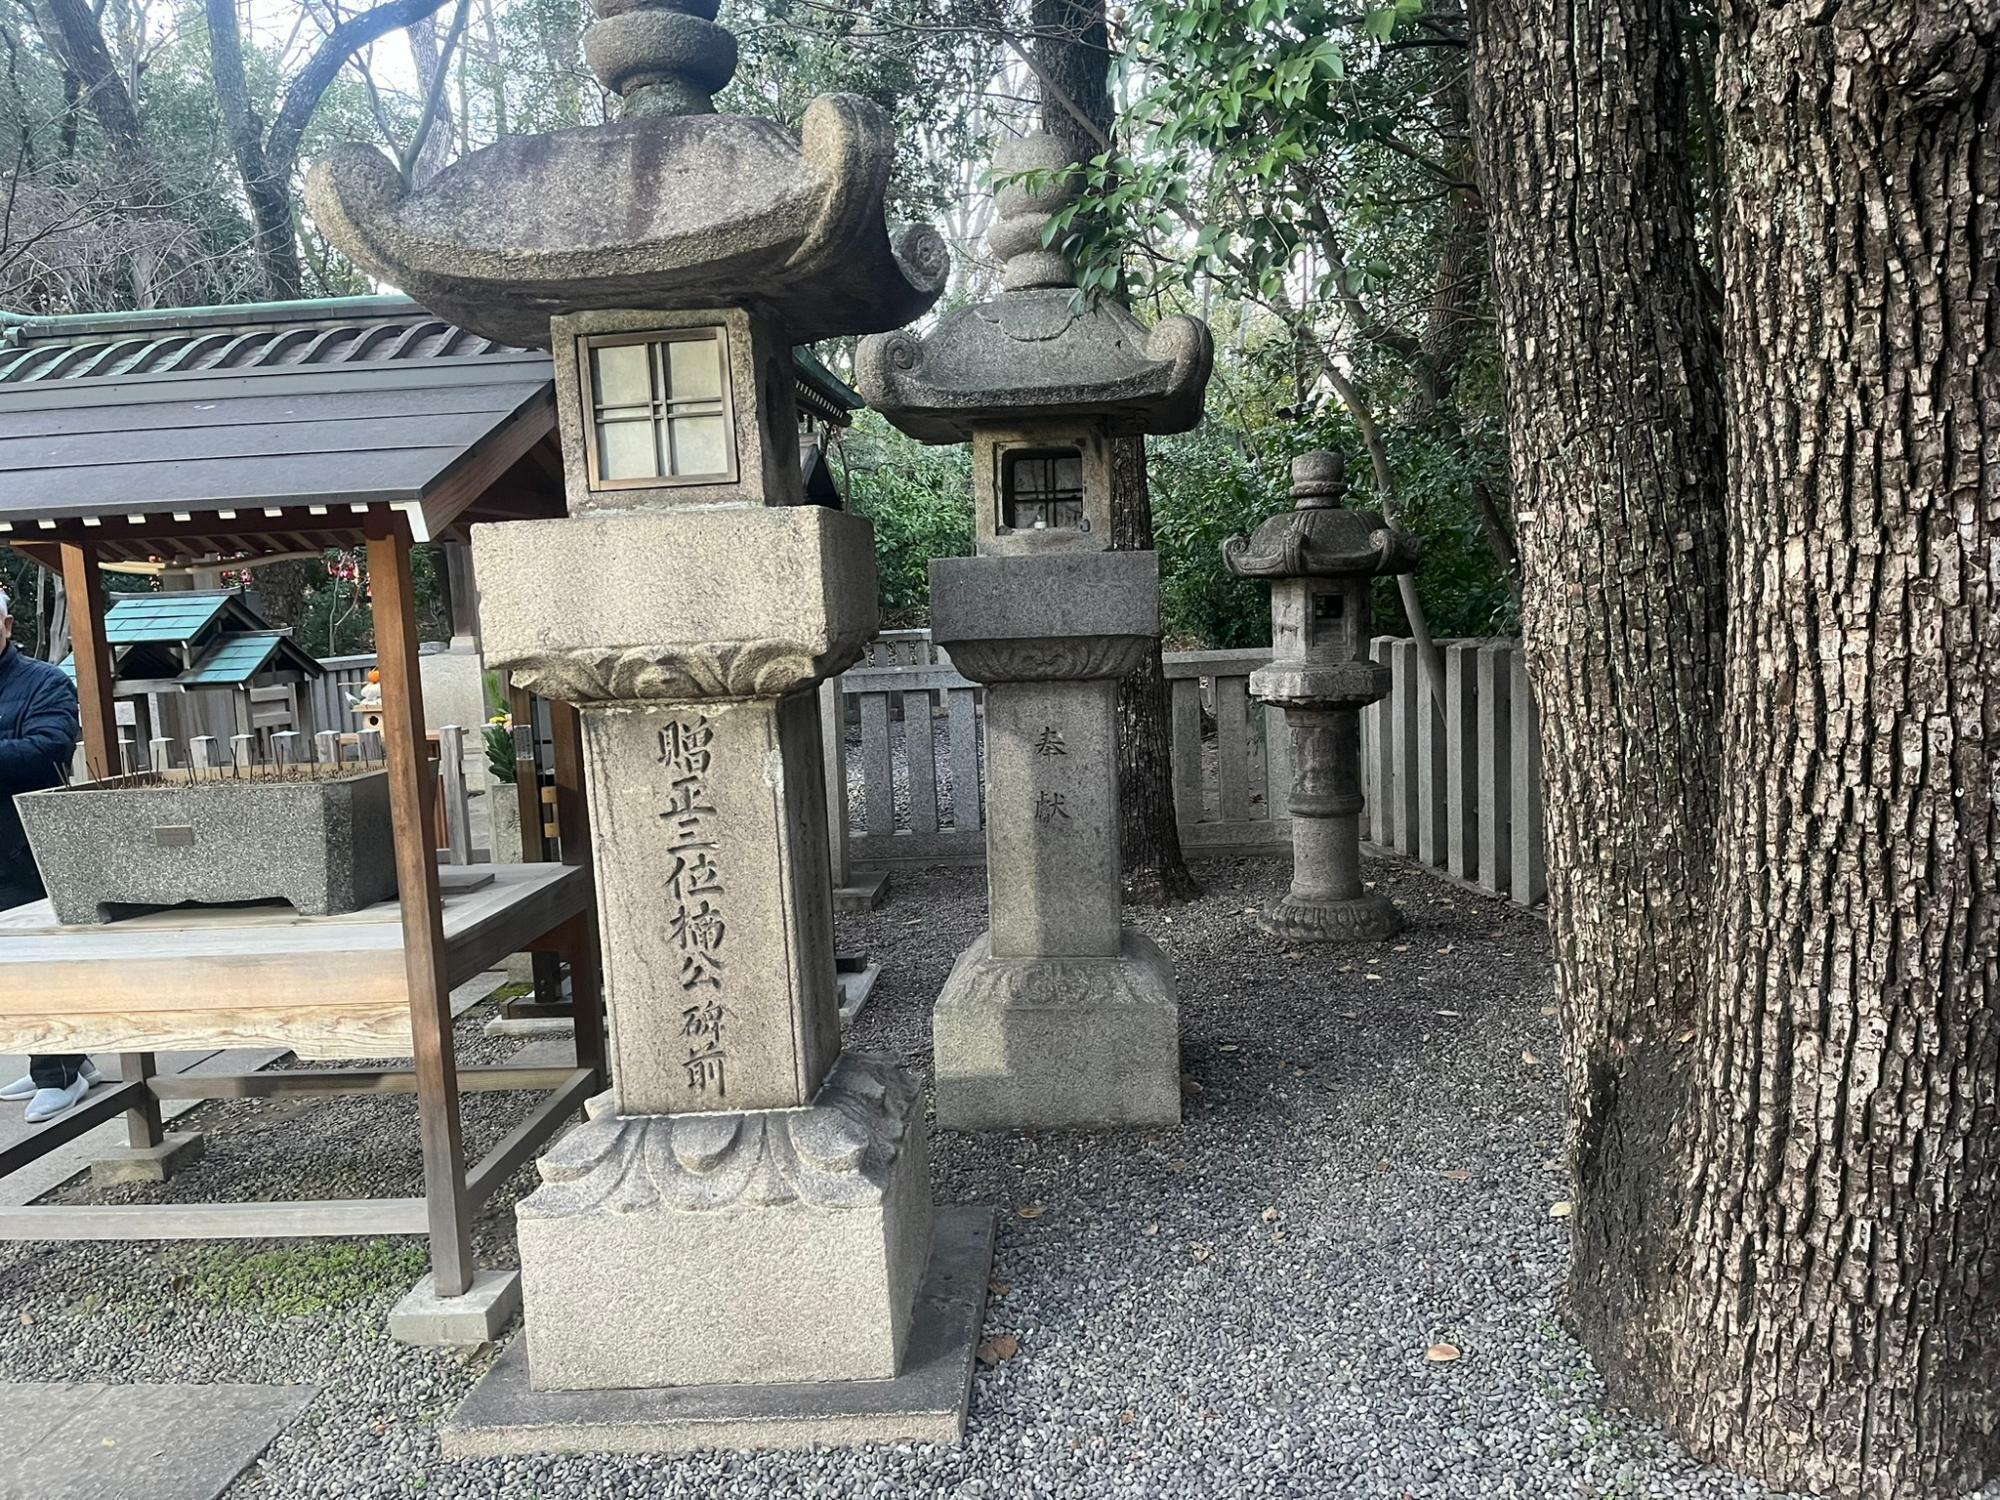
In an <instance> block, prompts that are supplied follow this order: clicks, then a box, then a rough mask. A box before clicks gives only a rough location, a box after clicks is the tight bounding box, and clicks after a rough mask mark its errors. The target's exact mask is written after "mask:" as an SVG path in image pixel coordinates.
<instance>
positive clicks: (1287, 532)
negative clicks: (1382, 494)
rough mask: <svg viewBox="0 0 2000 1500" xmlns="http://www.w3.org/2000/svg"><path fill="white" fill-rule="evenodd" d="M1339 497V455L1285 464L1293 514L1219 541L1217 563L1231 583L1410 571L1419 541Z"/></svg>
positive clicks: (1343, 473) (1342, 478)
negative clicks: (1289, 467) (1289, 472)
mask: <svg viewBox="0 0 2000 1500" xmlns="http://www.w3.org/2000/svg"><path fill="white" fill-rule="evenodd" d="M1346 493H1347V463H1346V461H1345V460H1344V459H1342V458H1341V456H1340V455H1339V454H1337V453H1328V452H1324V451H1321V452H1317V453H1306V454H1302V455H1301V456H1299V457H1298V458H1295V459H1293V460H1292V498H1293V501H1294V506H1293V509H1291V510H1288V511H1282V512H1280V513H1279V514H1277V515H1275V516H1271V517H1269V518H1268V519H1266V520H1265V521H1264V523H1263V524H1262V525H1260V526H1259V527H1258V528H1257V529H1256V530H1255V531H1254V532H1252V533H1251V534H1250V535H1249V536H1248V537H1231V538H1230V539H1229V540H1228V541H1226V542H1224V543H1223V544H1222V560H1223V563H1224V564H1225V565H1226V566H1227V567H1228V569H1229V571H1230V572H1232V573H1234V574H1236V575H1237V576H1238V577H1239V578H1334V577H1341V576H1349V577H1353V576H1360V577H1373V576H1377V575H1382V574H1394V573H1407V572H1408V571H1409V570H1410V569H1411V568H1413V567H1415V566H1416V564H1417V558H1418V555H1419V553H1420V551H1421V550H1422V544H1421V542H1419V540H1418V539H1417V538H1416V537H1414V536H1411V535H1410V534H1409V533H1408V532H1407V531H1403V530H1401V529H1400V528H1398V527H1395V526H1391V525H1390V524H1389V523H1388V521H1387V520H1385V519H1384V518H1383V517H1382V515H1381V513H1380V512H1379V511H1372V510H1348V509H1346V508H1345V507H1344V506H1342V505H1341V503H1340V502H1341V498H1342V497H1343V496H1344V495H1345V494H1346Z"/></svg>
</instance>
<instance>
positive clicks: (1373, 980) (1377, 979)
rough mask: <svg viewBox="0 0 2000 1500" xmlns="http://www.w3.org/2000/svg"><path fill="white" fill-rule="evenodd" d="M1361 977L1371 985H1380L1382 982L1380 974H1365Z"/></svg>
mask: <svg viewBox="0 0 2000 1500" xmlns="http://www.w3.org/2000/svg"><path fill="white" fill-rule="evenodd" d="M1361 977H1362V978H1364V979H1366V980H1367V981H1368V982H1369V983H1370V984H1380V983H1381V982H1382V976H1381V975H1380V974H1364V975H1362V976H1361Z"/></svg>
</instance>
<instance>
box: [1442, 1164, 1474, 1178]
mask: <svg viewBox="0 0 2000 1500" xmlns="http://www.w3.org/2000/svg"><path fill="white" fill-rule="evenodd" d="M1438 1176H1440V1177H1445V1178H1449V1179H1450V1180H1451V1181H1453V1182H1470V1181H1472V1174H1471V1173H1470V1172H1468V1171H1466V1170H1465V1168H1464V1167H1451V1168H1448V1169H1446V1170H1445V1171H1442V1172H1439V1173H1438Z"/></svg>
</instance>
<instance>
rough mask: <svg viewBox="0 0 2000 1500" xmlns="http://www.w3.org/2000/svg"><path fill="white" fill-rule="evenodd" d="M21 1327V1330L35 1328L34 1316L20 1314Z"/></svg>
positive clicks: (29, 1313) (28, 1313)
mask: <svg viewBox="0 0 2000 1500" xmlns="http://www.w3.org/2000/svg"><path fill="white" fill-rule="evenodd" d="M21 1326H22V1327H23V1328H33V1327H34V1326H35V1315H34V1314H33V1313H31V1312H24V1313H22V1314H21Z"/></svg>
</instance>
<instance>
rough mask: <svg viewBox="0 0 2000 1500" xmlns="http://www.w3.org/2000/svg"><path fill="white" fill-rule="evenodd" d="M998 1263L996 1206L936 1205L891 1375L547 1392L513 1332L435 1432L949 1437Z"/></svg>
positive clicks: (670, 1438) (518, 1442)
mask: <svg viewBox="0 0 2000 1500" xmlns="http://www.w3.org/2000/svg"><path fill="white" fill-rule="evenodd" d="M992 1269H993V1211H992V1210H991V1209H989V1208H975V1207H971V1206H967V1205H954V1206H950V1207H941V1208H939V1209H938V1211H937V1227H936V1234H935V1238H934V1245H933V1249H932V1253H931V1263H930V1267H929V1271H928V1273H927V1274H926V1276H925V1278H924V1284H923V1289H922V1292H921V1293H920V1295H919V1296H918V1298H917V1304H916V1317H915V1322H914V1324H913V1326H912V1328H911V1332H910V1339H909V1346H908V1351H907V1353H906V1355H905V1358H904V1361H903V1368H902V1369H901V1371H899V1372H898V1374H897V1375H896V1378H895V1379H893V1380H848V1381H821V1382H814V1383H810V1384H789V1385H705V1386H670V1387H664V1388H661V1389H656V1390H621V1391H543V1390H536V1389H535V1388H534V1387H533V1386H532V1385H531V1384H530V1383H529V1379H528V1360H527V1357H526V1353H527V1346H526V1343H525V1341H523V1340H516V1341H515V1343H514V1344H513V1346H512V1347H511V1348H509V1349H508V1350H507V1352H506V1353H505V1354H503V1355H502V1356H501V1357H500V1359H499V1360H498V1361H497V1362H496V1363H495V1364H494V1366H493V1368H492V1369H491V1370H489V1371H488V1372H487V1373H486V1375H485V1376H484V1378H482V1379H481V1380H480V1382H479V1384H478V1385H476V1386H474V1387H473V1389H472V1394H471V1395H469V1396H467V1397H466V1399H465V1401H464V1403H463V1404H462V1405H461V1406H460V1407H459V1409H458V1410H457V1411H456V1412H454V1413H453V1414H452V1415H451V1416H450V1417H449V1418H448V1419H447V1420H446V1421H445V1423H444V1425H443V1426H442V1428H441V1429H440V1430H439V1433H438V1441H439V1445H440V1446H441V1447H442V1449H443V1451H444V1456H445V1457H446V1458H447V1459H451V1460H454V1461H456V1460H462V1459H472V1458H505V1457H511V1456H514V1455H517V1454H529V1453H660V1454H666V1453H691V1452H694V1451H695V1450H697V1449H703V1448H727V1449H735V1450H739V1451H741V1450H744V1449H751V1448H779V1449H783V1448H809V1447H811V1446H813V1445H814V1444H820V1443H826V1444H853V1443H956V1442H957V1441H958V1440H959V1439H960V1438H961V1437H963V1436H964V1434H965V1409H966V1405H967V1402H968V1400H969V1398H970V1396H971V1393H972V1372H973V1354H974V1350H975V1349H976V1348H977V1346H978V1343H979V1324H980V1319H981V1317H982V1316H983V1315H984V1312H985V1307H986V1279H987V1277H988V1276H989V1275H991V1274H992Z"/></svg>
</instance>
